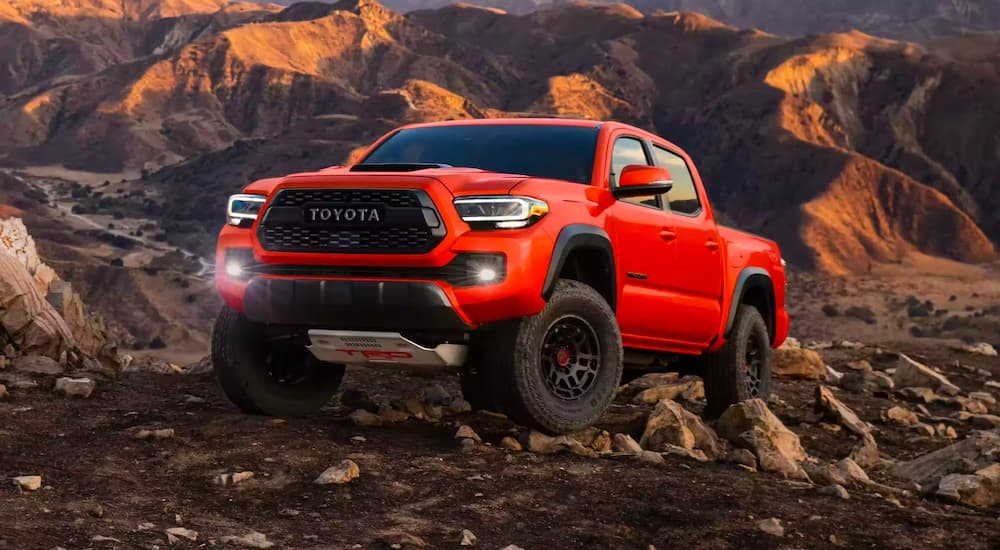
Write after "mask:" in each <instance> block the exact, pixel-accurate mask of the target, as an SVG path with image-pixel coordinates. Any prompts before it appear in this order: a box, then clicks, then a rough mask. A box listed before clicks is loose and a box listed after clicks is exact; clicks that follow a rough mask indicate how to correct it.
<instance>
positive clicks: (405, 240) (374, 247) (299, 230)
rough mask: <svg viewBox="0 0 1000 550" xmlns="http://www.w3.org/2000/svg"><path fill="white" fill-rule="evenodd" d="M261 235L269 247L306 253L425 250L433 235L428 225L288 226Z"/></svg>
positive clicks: (266, 231)
mask: <svg viewBox="0 0 1000 550" xmlns="http://www.w3.org/2000/svg"><path fill="white" fill-rule="evenodd" d="M261 235H262V237H263V238H262V239H261V242H262V243H266V244H265V246H264V248H266V249H268V250H286V251H298V250H303V251H306V252H345V251H370V252H393V251H396V250H405V251H409V252H422V251H424V250H426V249H427V248H428V247H427V244H428V243H429V242H431V239H432V238H433V236H432V235H431V230H430V229H428V228H426V227H386V228H384V229H367V228H354V229H319V228H314V227H301V226H289V225H286V226H279V227H265V228H264V229H263V231H262V233H261Z"/></svg>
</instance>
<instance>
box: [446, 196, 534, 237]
mask: <svg viewBox="0 0 1000 550" xmlns="http://www.w3.org/2000/svg"><path fill="white" fill-rule="evenodd" d="M455 210H457V211H458V215H459V216H461V218H462V220H463V221H465V222H466V223H468V224H469V226H470V227H472V228H473V229H518V228H521V227H528V226H529V225H531V224H533V223H535V222H537V221H538V220H540V219H542V217H543V216H545V214H548V212H549V205H548V204H546V203H545V202H543V201H540V200H538V199H533V198H530V197H507V196H493V197H461V198H458V199H455Z"/></svg>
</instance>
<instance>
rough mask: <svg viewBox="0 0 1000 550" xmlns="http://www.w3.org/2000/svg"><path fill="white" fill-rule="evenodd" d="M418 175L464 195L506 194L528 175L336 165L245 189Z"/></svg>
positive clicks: (268, 189)
mask: <svg viewBox="0 0 1000 550" xmlns="http://www.w3.org/2000/svg"><path fill="white" fill-rule="evenodd" d="M399 176H408V177H410V176H416V177H424V178H431V179H434V180H437V181H438V182H440V183H441V184H442V185H444V187H445V188H446V189H447V190H448V191H449V192H450V193H451V194H452V195H454V196H456V197H458V196H464V195H505V194H507V193H509V192H510V190H511V189H513V188H514V187H515V186H516V185H517V184H519V183H521V182H522V181H524V180H525V179H528V176H522V175H516V174H500V173H496V172H487V171H485V170H477V169H473V168H430V169H424V170H414V171H399V172H352V171H350V170H349V169H348V168H346V167H343V166H335V167H332V168H327V169H325V170H320V171H317V172H304V173H299V174H290V175H288V176H285V177H283V178H267V179H263V180H258V181H255V182H253V183H251V184H250V185H248V186H247V187H246V188H245V190H244V192H247V193H262V194H270V193H271V192H272V191H273V190H274V189H275V187H277V186H279V185H281V186H283V187H286V186H289V185H294V182H295V180H296V179H300V178H302V179H304V178H309V179H310V180H312V181H315V180H317V179H320V180H326V181H329V183H330V185H331V186H336V187H339V186H354V185H362V186H363V185H365V184H367V183H369V182H370V183H372V184H375V183H378V182H384V181H385V180H386V178H387V177H397V178H398V177H399Z"/></svg>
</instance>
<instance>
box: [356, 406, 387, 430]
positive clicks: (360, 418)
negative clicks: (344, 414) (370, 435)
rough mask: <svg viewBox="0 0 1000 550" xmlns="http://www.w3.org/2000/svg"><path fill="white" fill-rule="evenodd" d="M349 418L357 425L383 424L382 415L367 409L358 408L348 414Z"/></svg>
mask: <svg viewBox="0 0 1000 550" xmlns="http://www.w3.org/2000/svg"><path fill="white" fill-rule="evenodd" d="M348 418H350V419H351V422H354V425H355V426H381V425H382V417H381V416H379V415H377V414H375V413H372V412H369V411H366V410H365V409H358V410H356V411H354V412H352V413H351V414H350V415H348Z"/></svg>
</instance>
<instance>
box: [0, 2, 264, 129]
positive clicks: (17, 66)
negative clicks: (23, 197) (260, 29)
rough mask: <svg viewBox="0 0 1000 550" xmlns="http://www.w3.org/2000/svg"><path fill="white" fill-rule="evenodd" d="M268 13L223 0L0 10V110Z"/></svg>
mask: <svg viewBox="0 0 1000 550" xmlns="http://www.w3.org/2000/svg"><path fill="white" fill-rule="evenodd" d="M274 10H275V8H274V7H273V6H270V5H259V4H252V3H236V2H229V1H224V0H130V1H127V2H121V1H118V0H115V1H111V0H80V1H76V2H71V3H70V2H56V1H55V0H14V1H12V2H3V3H2V5H0V74H3V75H4V78H3V79H0V104H2V102H3V100H4V96H5V95H16V94H18V93H19V92H22V91H24V90H36V89H40V88H41V89H44V88H48V87H51V86H53V85H56V84H57V83H59V82H64V81H66V80H72V79H73V78H75V77H80V76H83V75H87V74H91V73H93V72H95V71H99V70H102V69H107V68H109V67H113V66H115V65H120V64H123V63H129V62H131V61H134V60H136V59H140V58H143V57H147V56H151V55H162V54H164V53H167V52H170V51H173V50H175V49H176V48H178V47H180V46H182V45H184V44H186V43H188V42H190V41H192V40H194V39H196V38H199V37H202V36H207V35H211V34H214V33H217V32H218V31H220V30H222V29H225V28H227V27H230V26H232V25H236V24H239V23H243V22H246V21H252V20H255V19H259V18H261V17H263V16H265V15H266V14H268V13H271V12H273V11H274ZM7 100H8V101H11V100H12V99H11V98H7ZM38 107H40V105H35V106H34V107H31V108H30V109H29V110H34V109H35V108H38Z"/></svg>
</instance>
